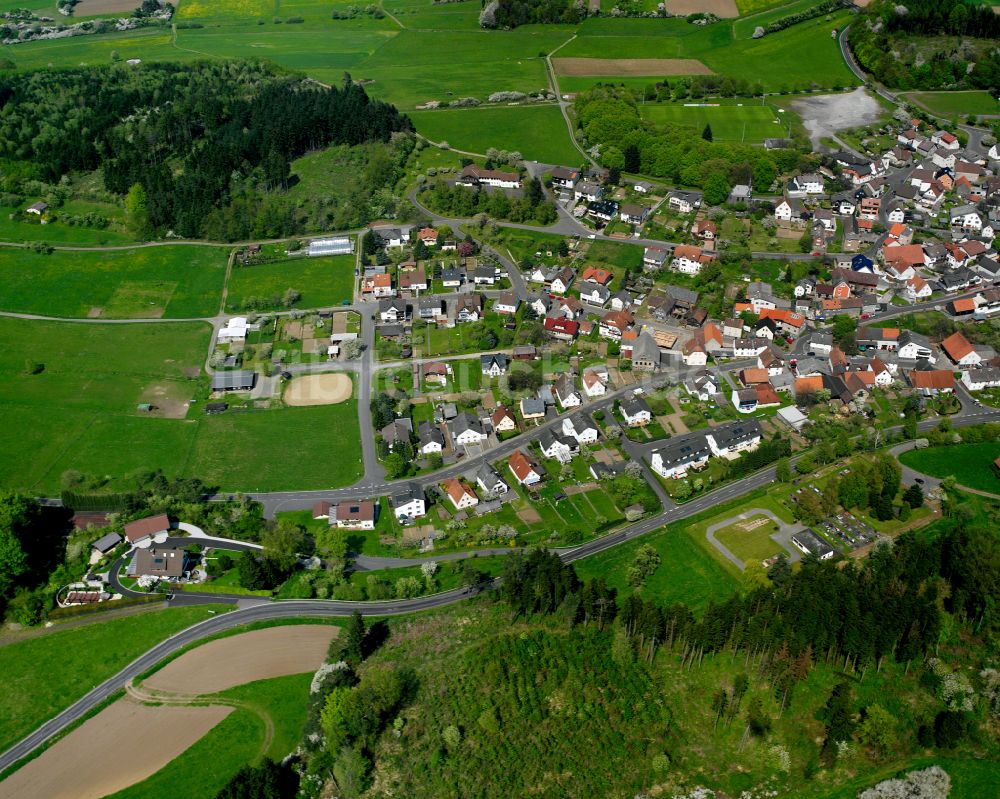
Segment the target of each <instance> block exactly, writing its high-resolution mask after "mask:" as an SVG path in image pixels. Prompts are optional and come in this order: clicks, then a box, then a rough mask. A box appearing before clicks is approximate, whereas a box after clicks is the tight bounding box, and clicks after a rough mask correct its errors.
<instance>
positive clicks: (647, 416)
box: [618, 394, 653, 427]
mask: <svg viewBox="0 0 1000 799" xmlns="http://www.w3.org/2000/svg"><path fill="white" fill-rule="evenodd" d="M618 408H619V410H620V411H621V414H622V419H623V420H624V421H625V424H626V425H628V426H629V427H644V426H645V425H647V424H649V423H650V422H651V421H653V410H652V409H651V408H650V407H649V403H648V402H646V400H644V399H643V398H642V397H638V396H636V395H634V394H633V395H632V396H627V397H625V398H624V399H622V400H621V402H619V404H618Z"/></svg>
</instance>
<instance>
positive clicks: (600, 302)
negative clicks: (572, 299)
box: [580, 283, 611, 308]
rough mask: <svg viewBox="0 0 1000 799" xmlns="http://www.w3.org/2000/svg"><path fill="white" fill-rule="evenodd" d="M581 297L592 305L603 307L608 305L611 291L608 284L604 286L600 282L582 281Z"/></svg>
mask: <svg viewBox="0 0 1000 799" xmlns="http://www.w3.org/2000/svg"><path fill="white" fill-rule="evenodd" d="M580 299H581V300H583V301H584V302H586V303H590V304H591V305H597V306H599V307H601V308H603V307H604V306H605V305H607V303H608V300H609V299H611V291H610V289H608V287H607V286H602V285H601V284H600V283H581V284H580Z"/></svg>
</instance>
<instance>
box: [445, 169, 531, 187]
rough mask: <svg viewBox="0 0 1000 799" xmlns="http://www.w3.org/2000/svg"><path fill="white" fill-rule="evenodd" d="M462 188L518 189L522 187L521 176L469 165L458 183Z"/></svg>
mask: <svg viewBox="0 0 1000 799" xmlns="http://www.w3.org/2000/svg"><path fill="white" fill-rule="evenodd" d="M456 183H458V184H459V185H460V186H493V187H495V188H500V189H516V188H517V187H518V186H520V185H521V176H520V175H518V174H517V173H516V172H501V171H499V170H497V169H483V167H481V166H476V165H475V164H469V165H468V166H467V167H465V169H463V170H462V171H461V172H460V173H459V175H458V180H457V181H456Z"/></svg>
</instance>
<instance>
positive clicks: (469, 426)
mask: <svg viewBox="0 0 1000 799" xmlns="http://www.w3.org/2000/svg"><path fill="white" fill-rule="evenodd" d="M466 430H472V431H473V432H475V433H479V435H484V433H483V423H482V422H480V421H479V420H478V419H477V418H476V417H475V416H473V415H472V414H471V413H466V412H465V411H462V413H460V414H458V416H456V417H455V418H454V419H452V421H451V434H452V435H459V434H461V433H464V432H465V431H466Z"/></svg>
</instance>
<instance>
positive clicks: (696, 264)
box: [670, 244, 711, 275]
mask: <svg viewBox="0 0 1000 799" xmlns="http://www.w3.org/2000/svg"><path fill="white" fill-rule="evenodd" d="M706 260H711V259H710V258H708V257H706V256H704V255H702V252H701V249H700V248H698V247H694V246H691V245H689V244H679V245H677V246H676V247H675V248H674V257H673V260H672V261H671V262H670V265H671V266H672V267H673V268H674V269H676V270H677V271H678V272H683V273H684V274H685V275H697V274H698V273H699V272H700V271H701V267H702V264H703V263H705V261H706Z"/></svg>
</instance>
